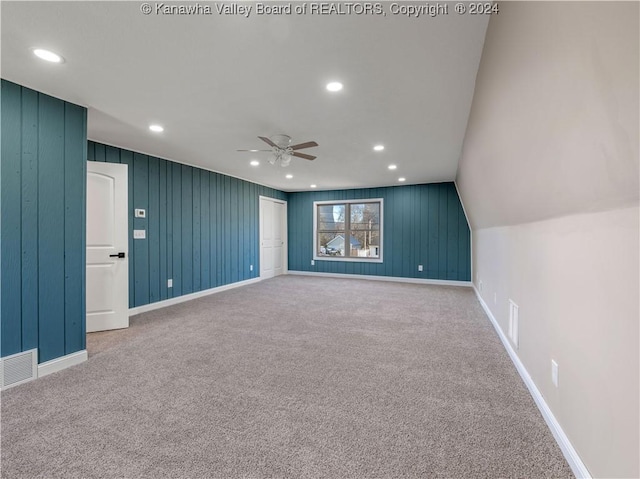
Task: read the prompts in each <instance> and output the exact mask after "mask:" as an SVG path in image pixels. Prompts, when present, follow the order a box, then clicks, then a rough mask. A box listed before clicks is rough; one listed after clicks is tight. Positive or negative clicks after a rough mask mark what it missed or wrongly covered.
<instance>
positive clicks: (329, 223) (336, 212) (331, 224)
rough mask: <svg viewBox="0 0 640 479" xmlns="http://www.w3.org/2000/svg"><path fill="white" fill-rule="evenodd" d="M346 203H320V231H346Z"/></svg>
mask: <svg viewBox="0 0 640 479" xmlns="http://www.w3.org/2000/svg"><path fill="white" fill-rule="evenodd" d="M344 211H345V205H319V206H318V231H344Z"/></svg>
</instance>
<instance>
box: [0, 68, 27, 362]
mask: <svg viewBox="0 0 640 479" xmlns="http://www.w3.org/2000/svg"><path fill="white" fill-rule="evenodd" d="M21 97H22V92H21V88H20V87H19V86H18V85H16V84H14V83H10V82H5V81H2V95H0V100H1V101H2V103H1V106H2V130H1V134H2V137H1V140H2V142H1V147H2V175H0V179H1V183H0V186H1V188H0V194H1V195H2V198H1V201H0V207H1V210H0V211H1V213H2V215H1V216H0V221H2V241H0V247H1V248H2V255H1V261H2V263H1V264H2V268H0V274H1V275H2V283H1V284H2V301H0V308H1V311H0V313H1V314H2V322H0V327H1V328H2V331H1V334H0V340H1V342H0V352H1V353H2V356H8V355H10V354H15V353H18V352H20V351H21V350H22V320H21V318H22V304H21V292H20V286H21V264H20V256H21V241H20V236H21V235H20V228H21V224H20V213H19V212H20V210H21V204H20V203H21V195H20V170H21V168H20V162H21V137H22V135H21V126H22V124H21V123H22V122H21V118H22V112H21Z"/></svg>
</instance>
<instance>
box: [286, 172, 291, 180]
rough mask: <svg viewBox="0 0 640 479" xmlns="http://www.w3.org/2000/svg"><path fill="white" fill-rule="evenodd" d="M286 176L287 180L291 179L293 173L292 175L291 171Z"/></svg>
mask: <svg viewBox="0 0 640 479" xmlns="http://www.w3.org/2000/svg"><path fill="white" fill-rule="evenodd" d="M285 178H286V179H287V180H290V179H291V178H293V175H292V174H291V173H289V174H288V175H287V176H285Z"/></svg>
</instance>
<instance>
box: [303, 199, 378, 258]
mask: <svg viewBox="0 0 640 479" xmlns="http://www.w3.org/2000/svg"><path fill="white" fill-rule="evenodd" d="M382 213H383V202H382V199H381V198H378V199H368V200H345V201H315V202H314V203H313V230H314V231H313V242H314V245H313V250H314V259H318V260H332V261H374V262H382ZM347 238H348V240H347Z"/></svg>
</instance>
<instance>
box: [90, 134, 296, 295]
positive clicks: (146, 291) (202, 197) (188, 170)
mask: <svg viewBox="0 0 640 479" xmlns="http://www.w3.org/2000/svg"><path fill="white" fill-rule="evenodd" d="M88 145H89V146H88V159H89V160H91V161H103V162H104V161H106V162H111V163H125V164H127V165H128V169H129V306H130V307H136V306H142V305H145V304H149V303H154V302H156V301H161V300H164V299H169V298H175V297H177V296H182V295H185V294H189V293H194V292H198V291H202V290H206V289H209V288H214V287H217V286H222V285H225V284H229V283H235V282H237V281H243V280H246V279H251V278H256V277H258V276H259V275H260V264H259V261H260V251H259V238H258V236H259V226H258V225H259V223H258V198H259V196H261V195H262V196H269V197H272V198H278V199H282V200H286V199H287V194H286V193H283V192H282V191H278V190H274V189H272V188H267V187H265V186H260V185H257V184H255V183H250V182H247V181H243V180H239V179H237V178H232V177H229V176H225V175H222V174H219V173H213V172H210V171H206V170H202V169H199V168H194V167H191V166H186V165H182V164H179V163H174V162H171V161H168V160H164V159H160V158H155V157H153V156H148V155H143V154H140V153H134V152H132V151H128V150H124V149H121V148H116V147H113V146H108V145H103V144H101V143H96V142H93V141H89V143H88ZM135 208H143V209H145V210H146V212H147V215H146V216H147V217H146V218H134V214H133V212H134V209H135ZM134 229H145V230H147V238H146V239H144V240H133V230H134ZM250 265H253V271H250V269H249V267H250ZM169 278H172V279H173V288H168V287H167V279H169Z"/></svg>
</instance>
